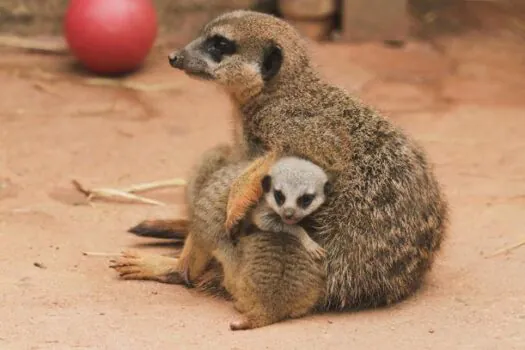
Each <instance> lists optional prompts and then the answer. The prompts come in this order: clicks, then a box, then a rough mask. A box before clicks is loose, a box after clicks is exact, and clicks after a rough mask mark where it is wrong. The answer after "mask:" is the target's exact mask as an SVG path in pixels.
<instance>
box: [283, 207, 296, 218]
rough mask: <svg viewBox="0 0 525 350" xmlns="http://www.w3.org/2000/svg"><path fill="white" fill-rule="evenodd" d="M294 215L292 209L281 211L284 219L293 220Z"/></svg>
mask: <svg viewBox="0 0 525 350" xmlns="http://www.w3.org/2000/svg"><path fill="white" fill-rule="evenodd" d="M294 214H295V210H294V209H293V208H286V209H284V211H283V215H284V218H285V219H291V218H293V216H294Z"/></svg>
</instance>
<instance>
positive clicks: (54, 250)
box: [0, 35, 525, 350]
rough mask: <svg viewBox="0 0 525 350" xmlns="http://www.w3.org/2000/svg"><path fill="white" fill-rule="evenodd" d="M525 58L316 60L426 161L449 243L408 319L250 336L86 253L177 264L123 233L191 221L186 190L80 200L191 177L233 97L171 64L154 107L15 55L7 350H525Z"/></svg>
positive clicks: (191, 297) (0, 265)
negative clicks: (152, 255) (154, 202)
mask: <svg viewBox="0 0 525 350" xmlns="http://www.w3.org/2000/svg"><path fill="white" fill-rule="evenodd" d="M523 48H524V46H523V43H522V42H519V41H516V40H513V39H512V38H501V37H498V38H489V37H481V36H476V35H469V36H464V37H461V38H453V39H447V40H441V41H440V42H439V44H438V45H436V46H430V45H427V44H423V43H411V44H409V45H408V46H407V47H405V48H403V49H391V48H386V47H382V46H379V45H358V46H357V45H354V46H348V45H338V46H336V45H323V46H320V45H317V46H315V47H314V51H315V57H316V60H317V62H318V64H319V67H320V69H321V70H322V72H323V74H324V75H325V76H326V77H327V78H328V79H330V80H331V81H333V82H334V83H337V84H339V85H342V86H344V87H346V88H347V89H349V90H351V91H354V92H355V93H357V94H359V95H360V96H361V97H362V98H363V99H365V100H366V101H369V102H371V103H373V104H375V105H376V106H377V107H378V108H380V109H382V110H384V111H385V112H386V113H387V115H388V116H389V117H390V118H391V119H392V120H393V121H394V122H395V123H396V124H398V125H400V126H401V127H403V128H404V129H406V130H407V131H408V132H409V133H410V134H412V135H413V137H415V138H416V139H418V140H419V141H420V142H422V144H423V145H424V146H425V147H426V149H427V150H428V152H429V154H430V156H431V158H432V160H433V161H434V162H435V164H436V171H437V173H438V176H439V178H440V179H441V181H442V183H443V185H444V187H445V190H446V193H447V195H448V196H449V198H450V202H451V208H452V222H451V229H450V233H449V237H448V239H447V241H446V244H445V246H444V248H443V251H442V254H441V255H440V256H439V259H438V260H437V261H436V264H435V268H434V269H433V271H432V272H431V273H430V274H429V276H428V279H427V283H426V284H425V286H424V288H423V289H422V290H421V291H420V292H419V293H417V294H416V295H415V296H414V297H412V298H410V299H409V300H407V301H406V302H403V303H401V304H398V305H397V306H395V307H392V308H389V309H383V310H371V311H364V312H358V313H347V314H324V315H315V316H311V317H306V318H303V319H300V320H294V321H289V322H285V323H281V324H277V325H273V326H270V327H267V328H263V329H259V330H255V331H248V332H241V333H233V332H230V331H229V329H228V323H229V321H230V320H232V319H233V318H234V317H235V312H234V310H233V309H232V307H231V305H230V304H229V303H227V302H225V301H221V300H215V299H212V298H207V297H204V296H202V295H198V294H196V293H195V292H194V291H191V290H187V289H184V288H182V287H178V286H170V285H163V284H158V283H153V282H137V281H129V282H125V281H120V280H118V279H117V278H116V276H115V274H114V271H112V270H110V269H109V268H108V267H107V266H108V258H106V257H86V256H83V255H82V253H81V252H82V251H98V252H118V251H120V250H121V249H122V248H126V247H135V248H140V249H144V250H148V251H152V252H153V251H154V252H161V253H165V252H166V253H167V252H169V251H170V249H172V248H171V247H168V246H163V245H161V244H149V245H148V244H147V243H151V242H150V241H146V240H141V239H139V238H137V237H134V236H132V235H130V234H127V233H126V232H125V230H126V229H127V228H128V227H130V226H131V225H133V224H135V223H137V222H138V221H140V220H142V219H144V218H151V217H170V216H171V217H173V216H177V215H179V214H181V213H182V212H183V209H184V208H183V203H182V196H181V191H180V189H171V190H170V189H168V190H162V191H158V192H156V193H152V194H151V197H153V198H156V199H159V200H162V201H165V202H166V203H168V205H167V206H165V207H158V206H149V205H130V204H118V203H101V202H97V203H95V205H94V206H89V205H86V203H85V202H84V200H83V198H82V196H79V195H78V194H76V193H75V192H74V191H73V190H72V186H71V183H70V181H71V179H78V180H79V181H81V182H83V183H84V184H85V185H87V186H96V187H100V186H116V187H119V186H127V185H130V184H133V183H137V182H145V181H152V180H160V179H167V178H172V177H178V176H186V174H187V171H188V169H189V167H190V166H191V164H192V162H193V161H194V160H195V159H196V157H198V156H199V154H200V153H201V152H202V151H204V150H205V149H207V148H208V147H210V146H212V145H214V144H216V143H217V142H219V141H224V140H227V139H228V138H229V135H230V134H229V133H230V130H229V129H230V128H229V123H228V119H229V114H230V106H229V102H228V100H227V98H226V97H225V96H224V95H223V94H222V93H221V92H219V91H218V90H217V89H216V88H215V87H213V86H210V85H208V84H206V83H202V82H197V81H193V80H190V79H189V78H187V77H186V76H184V75H183V74H181V73H180V72H177V71H174V70H172V69H170V67H169V66H168V64H167V60H166V56H165V54H166V52H167V51H166V52H162V54H161V53H158V54H155V55H152V57H151V59H150V60H149V61H148V63H147V65H146V66H145V68H144V70H143V71H142V72H140V73H138V74H136V75H134V76H132V77H130V78H129V79H130V80H131V81H133V82H140V83H142V84H143V85H141V86H146V87H149V88H150V90H152V91H142V92H141V91H136V90H130V89H123V88H117V87H105V86H97V85H90V84H88V83H89V82H90V81H89V80H87V79H88V77H87V76H85V75H82V74H79V73H77V72H76V71H75V70H74V69H73V68H72V66H71V62H70V59H69V58H57V57H49V56H42V55H28V54H21V53H15V52H8V51H4V52H2V54H1V55H0V84H1V86H2V87H1V94H0V186H1V187H0V239H1V242H2V244H1V246H0V283H1V291H0V315H2V316H1V318H2V320H1V322H0V349H72V348H85V349H88V348H89V349H336V348H338V349H401V348H413V349H491V350H492V349H524V348H525V293H524V288H525V279H524V278H523V276H524V273H523V271H524V269H525V247H521V248H517V249H515V250H512V251H509V252H506V253H504V254H500V255H497V256H493V257H490V255H491V254H492V253H494V252H496V251H497V250H498V249H500V248H503V247H506V246H509V245H513V244H516V243H518V242H519V241H520V240H524V239H525V230H524V229H523V227H524V226H525V219H524V217H525V215H524V213H525V212H524V209H525V157H524V154H525V116H524V111H525V99H524V98H525V82H524V81H523V77H524V76H525V75H524V74H525V65H524V63H525V50H524V49H523ZM168 88H169V89H168ZM155 89H156V90H155ZM37 265H38V266H37Z"/></svg>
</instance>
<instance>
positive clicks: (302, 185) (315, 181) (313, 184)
mask: <svg viewBox="0 0 525 350" xmlns="http://www.w3.org/2000/svg"><path fill="white" fill-rule="evenodd" d="M261 185H262V188H263V191H264V193H265V195H264V196H265V201H266V203H267V204H268V205H269V206H270V208H272V210H273V211H275V212H276V213H277V214H278V215H279V216H280V217H281V219H282V220H283V222H284V223H286V224H289V225H293V224H296V223H298V222H299V221H301V220H302V219H303V218H304V217H306V216H308V215H310V214H311V213H313V212H314V211H315V210H317V209H318V208H319V207H320V206H321V205H322V204H323V203H324V202H325V200H326V196H328V194H329V192H330V190H331V185H330V181H329V179H328V175H327V174H326V173H325V172H324V171H323V169H321V168H320V167H319V166H317V165H315V164H314V163H312V162H310V161H307V160H305V159H301V158H297V157H284V158H281V159H280V160H278V161H277V162H276V163H275V164H274V165H273V167H272V168H271V169H270V172H269V174H268V175H266V176H265V177H264V178H263V180H262V183H261Z"/></svg>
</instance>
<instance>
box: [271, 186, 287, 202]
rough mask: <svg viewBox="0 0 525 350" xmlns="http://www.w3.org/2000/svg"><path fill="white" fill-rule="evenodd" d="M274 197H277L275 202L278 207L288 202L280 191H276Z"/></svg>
mask: <svg viewBox="0 0 525 350" xmlns="http://www.w3.org/2000/svg"><path fill="white" fill-rule="evenodd" d="M273 196H274V197H275V202H276V203H277V205H278V206H281V205H283V203H284V201H286V197H285V196H284V194H283V193H282V192H281V191H279V190H276V191H274V192H273Z"/></svg>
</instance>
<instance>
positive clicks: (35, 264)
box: [33, 262, 47, 269]
mask: <svg viewBox="0 0 525 350" xmlns="http://www.w3.org/2000/svg"><path fill="white" fill-rule="evenodd" d="M33 265H34V266H36V267H38V268H39V269H47V267H46V265H44V264H42V263H39V262H34V263H33Z"/></svg>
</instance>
